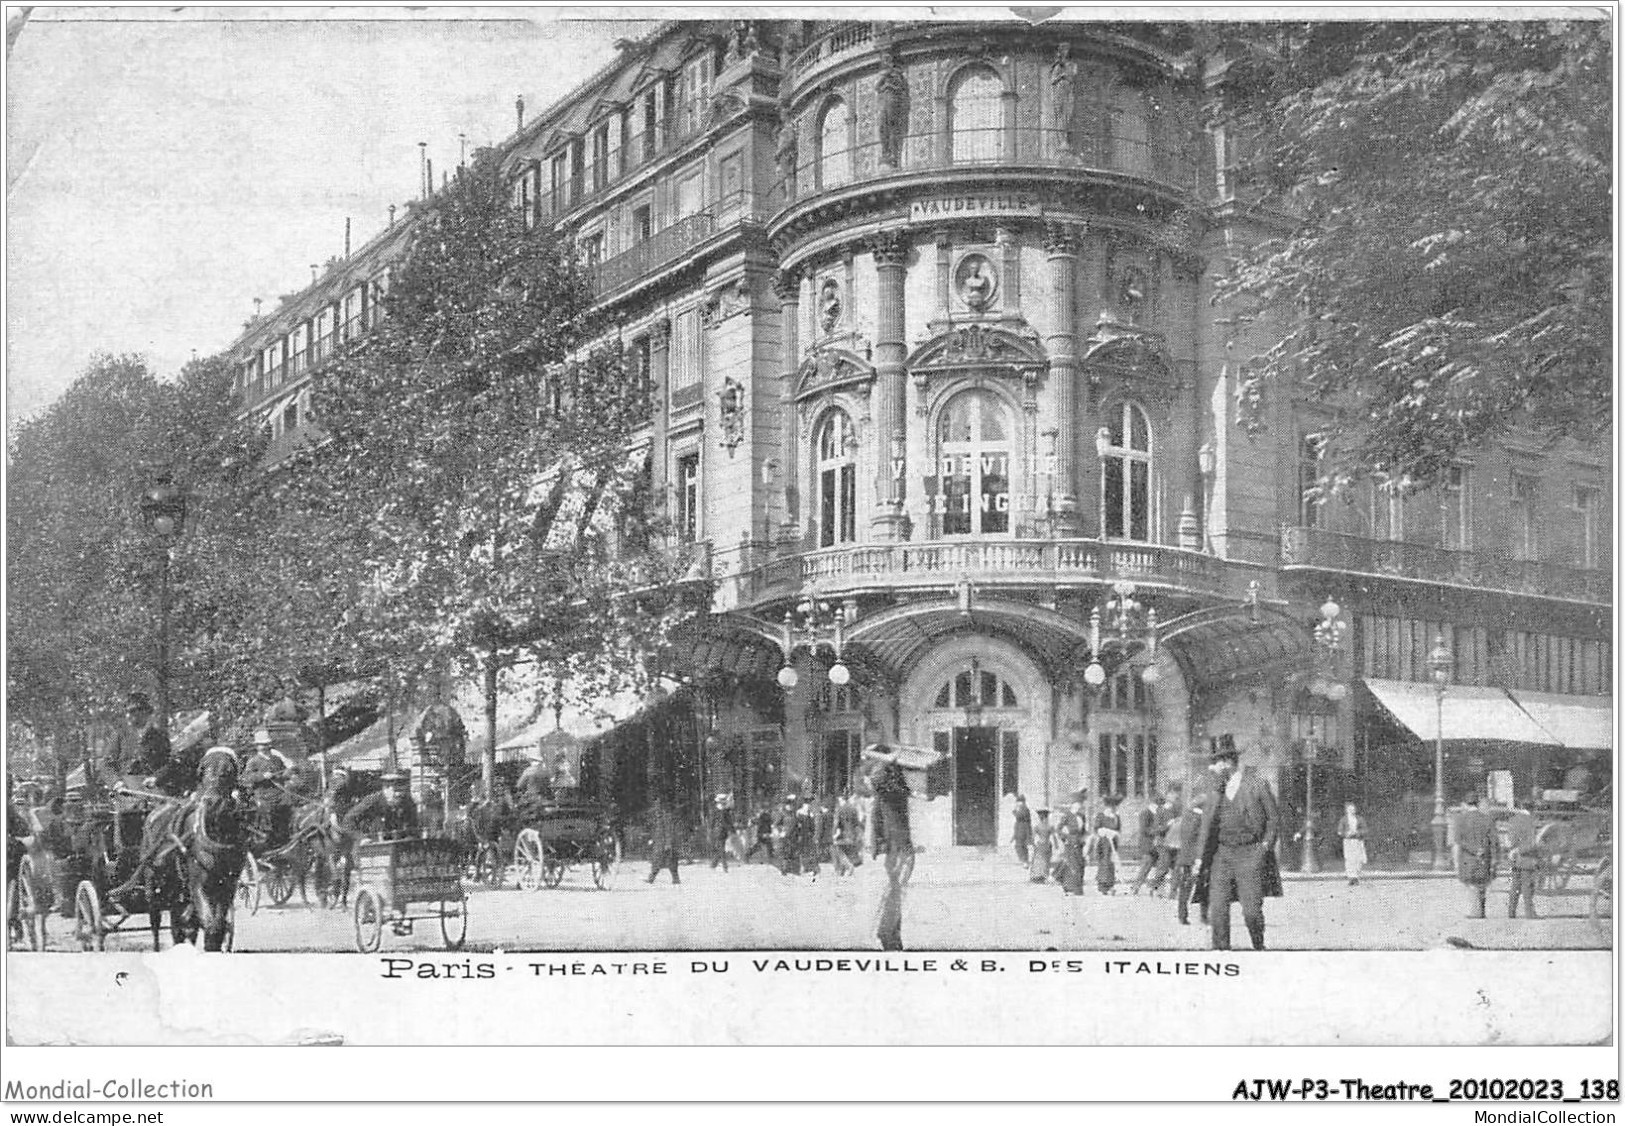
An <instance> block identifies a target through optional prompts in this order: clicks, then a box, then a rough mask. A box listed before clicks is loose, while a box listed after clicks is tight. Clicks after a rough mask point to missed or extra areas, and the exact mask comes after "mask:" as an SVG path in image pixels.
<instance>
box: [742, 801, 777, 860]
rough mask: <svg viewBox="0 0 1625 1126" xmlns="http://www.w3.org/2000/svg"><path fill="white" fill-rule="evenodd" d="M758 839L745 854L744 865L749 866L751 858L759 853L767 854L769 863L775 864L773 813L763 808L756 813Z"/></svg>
mask: <svg viewBox="0 0 1625 1126" xmlns="http://www.w3.org/2000/svg"><path fill="white" fill-rule="evenodd" d="M755 824H756V839H755V840H754V841H753V842H751V846H750V851H749V852H747V853H745V860H744V863H746V864H749V863H750V858H751V857H753V856H755V855H756V854H757V853H758V852H765V853H767V862H768V863H769V864H771V863H773V811H772V810H770V809H768V808H767V806H765V805H764V806H763V807H762V808H761V809H758V810H757V811H756V821H755Z"/></svg>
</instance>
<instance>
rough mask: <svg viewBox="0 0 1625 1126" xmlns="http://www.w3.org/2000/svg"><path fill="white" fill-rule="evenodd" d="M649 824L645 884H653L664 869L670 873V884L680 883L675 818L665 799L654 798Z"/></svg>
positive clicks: (669, 804)
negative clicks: (647, 866)
mask: <svg viewBox="0 0 1625 1126" xmlns="http://www.w3.org/2000/svg"><path fill="white" fill-rule="evenodd" d="M650 818H651V819H650V823H649V830H650V831H649V878H648V879H647V880H645V881H644V882H645V883H650V884H652V883H654V882H655V877H656V876H658V875H659V874H660V870H661V869H662V868H665V869H666V870H668V871H670V872H671V882H672V883H674V884H680V883H682V882H683V881H682V879H681V878H680V877H679V876H678V875H677V862H678V858H677V816H676V814H674V813H673V812H672V808H671V803H670V802H668V801H667V800H666V799H665V798H663V797H661V798H656V799H655V804H654V809H653V810H652V811H651V813H650Z"/></svg>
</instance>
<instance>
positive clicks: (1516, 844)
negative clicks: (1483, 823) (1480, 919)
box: [1507, 809, 1541, 919]
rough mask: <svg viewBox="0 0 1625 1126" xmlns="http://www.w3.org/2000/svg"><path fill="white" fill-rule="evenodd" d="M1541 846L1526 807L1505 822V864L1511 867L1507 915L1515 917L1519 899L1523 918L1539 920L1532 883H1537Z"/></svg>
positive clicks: (1511, 917) (1532, 818)
mask: <svg viewBox="0 0 1625 1126" xmlns="http://www.w3.org/2000/svg"><path fill="white" fill-rule="evenodd" d="M1540 862H1541V847H1540V841H1539V838H1538V837H1537V835H1536V829H1535V819H1534V817H1532V816H1530V814H1529V812H1528V811H1527V810H1522V809H1520V810H1518V811H1517V812H1516V813H1514V814H1513V815H1512V817H1511V819H1510V820H1509V821H1508V822H1507V863H1508V864H1509V865H1510V866H1511V873H1510V874H1511V877H1512V883H1511V886H1510V887H1509V888H1508V889H1507V918H1509V919H1516V918H1517V917H1518V900H1519V899H1522V900H1523V917H1524V918H1526V919H1538V918H1539V917H1540V916H1539V915H1537V914H1536V913H1535V885H1536V884H1537V883H1538V882H1539V876H1540Z"/></svg>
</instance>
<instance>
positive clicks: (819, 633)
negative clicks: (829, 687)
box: [778, 598, 852, 692]
mask: <svg viewBox="0 0 1625 1126" xmlns="http://www.w3.org/2000/svg"><path fill="white" fill-rule="evenodd" d="M845 647H846V611H845V610H843V609H842V608H841V607H839V606H835V607H831V606H830V604H829V603H827V602H818V601H815V600H814V599H811V598H809V599H806V600H805V601H803V602H802V603H801V604H800V605H799V606H797V607H796V608H795V609H794V610H786V611H785V612H784V632H783V635H782V637H781V638H780V639H779V648H780V650H782V651H783V654H784V666H783V667H782V668H780V669H779V675H778V682H779V687H780V688H782V689H784V690H785V691H786V692H788V691H790V689H792V688H794V687H795V686H796V684H797V683H799V682H800V679H801V678H800V676H799V675H798V674H797V672H796V670H795V665H794V664H793V663H792V659H793V657H794V656H795V651H796V650H797V649H805V650H807V651H808V652H809V653H814V654H816V653H817V652H819V651H820V650H822V649H828V650H829V651H830V652H832V653H833V654H834V655H835V663H834V664H832V665H830V667H829V682H830V683H831V684H833V685H835V687H837V688H839V687H841V686H843V685H845V684H849V683H851V680H852V670H851V669H849V668H847V667H846V664H845V662H843V661H842V660H841V654H842V650H843V649H845Z"/></svg>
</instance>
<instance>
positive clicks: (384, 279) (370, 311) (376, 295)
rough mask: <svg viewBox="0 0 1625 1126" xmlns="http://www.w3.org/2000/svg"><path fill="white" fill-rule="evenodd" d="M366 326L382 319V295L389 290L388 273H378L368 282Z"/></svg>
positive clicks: (369, 326) (370, 325)
mask: <svg viewBox="0 0 1625 1126" xmlns="http://www.w3.org/2000/svg"><path fill="white" fill-rule="evenodd" d="M368 289H369V292H368V295H367V327H368V328H371V327H372V326H373V325H375V324H377V323H378V322H379V321H381V320H383V319H384V295H385V294H386V293H388V292H389V275H388V274H379V275H378V276H377V277H375V278H373V279H372V281H371V282H370V283H368Z"/></svg>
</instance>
